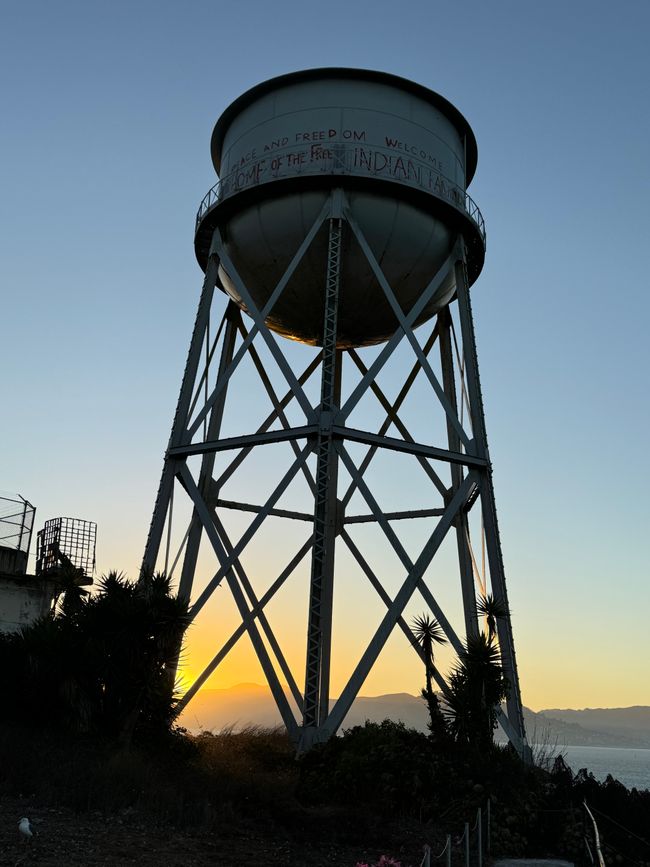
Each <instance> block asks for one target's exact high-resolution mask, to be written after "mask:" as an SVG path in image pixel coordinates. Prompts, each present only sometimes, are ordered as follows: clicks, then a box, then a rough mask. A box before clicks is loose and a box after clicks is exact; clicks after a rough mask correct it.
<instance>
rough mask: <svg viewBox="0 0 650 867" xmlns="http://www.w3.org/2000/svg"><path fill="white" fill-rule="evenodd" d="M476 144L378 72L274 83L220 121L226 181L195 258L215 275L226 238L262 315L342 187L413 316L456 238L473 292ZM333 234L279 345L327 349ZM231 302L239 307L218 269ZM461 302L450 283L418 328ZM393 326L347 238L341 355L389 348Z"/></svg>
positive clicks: (311, 74)
mask: <svg viewBox="0 0 650 867" xmlns="http://www.w3.org/2000/svg"><path fill="white" fill-rule="evenodd" d="M476 158H477V151H476V141H475V139H474V135H473V133H472V131H471V129H470V127H469V124H468V123H467V121H466V120H465V119H464V118H463V116H462V115H461V114H460V113H459V112H458V111H457V109H455V108H454V107H453V106H452V105H451V103H449V102H447V100H445V99H444V98H443V97H441V96H440V95H438V94H436V93H434V92H433V91H430V90H428V89H427V88H424V87H422V86H420V85H418V84H415V83H413V82H410V81H407V80H405V79H402V78H398V77H397V76H394V75H388V74H386V73H381V72H373V71H370V70H357V69H312V70H306V71H303V72H296V73H292V74H290V75H285V76H281V77H280V78H275V79H271V80H270V81H267V82H264V83H263V84H260V85H258V86H257V87H254V88H253V89H252V90H249V91H247V92H246V93H245V94H243V96H241V97H239V99H237V100H236V101H235V102H234V103H232V105H230V106H229V108H227V109H226V111H225V112H224V113H223V114H222V116H221V117H220V119H219V120H218V122H217V124H216V126H215V129H214V133H213V135H212V159H213V163H214V166H215V169H216V171H217V173H218V174H219V176H220V181H219V183H218V184H217V185H216V187H214V188H213V189H212V190H211V191H210V193H208V195H207V196H206V197H205V199H204V201H203V203H202V205H201V209H200V210H199V214H198V217H197V234H196V252H197V258H198V260H199V263H200V264H201V266H202V267H203V268H205V266H206V262H207V253H208V249H209V246H210V240H211V237H212V232H213V231H214V228H215V227H216V226H219V227H220V229H221V232H222V236H223V237H224V240H225V242H226V246H227V249H228V253H229V255H230V257H231V258H232V261H233V263H234V265H235V267H236V268H237V270H238V271H239V273H240V275H241V276H242V278H243V279H244V281H245V283H246V285H247V287H248V289H249V290H250V291H251V293H252V295H253V298H254V300H255V302H256V304H258V306H260V307H261V306H262V305H263V304H264V303H265V301H266V299H267V298H268V297H269V295H270V293H271V292H272V291H273V288H274V287H275V285H276V283H277V281H278V280H279V279H280V277H281V276H282V274H283V273H284V271H285V269H286V267H287V266H288V264H289V262H290V261H291V259H292V258H293V256H294V254H295V252H296V250H297V249H298V247H299V246H300V244H301V242H302V240H303V239H304V237H305V235H306V234H307V232H308V231H309V229H310V228H311V226H312V223H313V221H314V220H315V219H316V217H317V216H318V214H319V212H320V210H321V208H322V206H323V203H324V202H325V201H326V199H327V196H328V195H329V192H330V191H331V189H332V188H334V187H342V188H343V189H344V191H345V194H346V198H347V201H348V203H349V205H350V210H351V212H352V214H353V216H354V217H355V219H356V220H357V222H358V223H359V225H360V227H361V229H362V231H363V233H364V235H365V236H366V239H367V240H368V243H369V244H370V247H371V248H372V250H373V252H374V255H375V256H376V258H377V259H378V261H379V263H380V265H381V267H382V270H383V271H384V273H385V275H386V277H387V279H388V281H389V283H390V284H391V286H392V288H393V289H394V291H395V293H396V295H397V297H398V300H399V301H400V304H401V305H402V308H403V309H404V311H405V312H407V311H408V310H409V308H410V307H411V305H412V304H413V303H414V302H415V300H416V299H417V298H418V296H419V294H420V293H421V292H422V290H423V289H424V288H425V287H426V285H427V284H428V282H429V281H430V280H431V279H432V277H433V276H434V275H435V274H436V272H437V271H438V269H439V268H440V266H441V265H442V264H443V263H444V261H445V259H446V258H447V256H448V255H449V253H450V251H451V247H452V245H453V241H454V238H455V237H456V235H457V233H458V232H459V231H461V232H462V233H463V235H464V237H465V240H466V244H467V247H468V257H469V258H468V265H469V269H468V270H469V277H470V281H471V282H473V280H474V279H475V278H476V276H477V275H478V273H479V272H480V270H481V267H482V265H483V259H484V254H485V231H484V227H483V221H482V218H481V215H480V212H479V211H478V208H476V206H475V205H474V203H473V202H472V201H471V199H469V197H467V195H466V186H467V184H468V183H469V181H470V180H471V178H472V176H473V173H474V170H475V168H476ZM326 243H327V227H326V225H325V226H323V228H322V231H321V232H320V233H319V235H318V236H317V237H316V239H315V240H314V242H313V244H312V246H311V247H310V249H309V251H308V253H307V255H306V256H305V257H304V259H303V261H302V262H301V265H300V266H299V268H298V269H297V271H296V273H295V274H294V276H293V278H292V280H291V281H290V283H289V284H288V286H287V288H286V289H285V291H284V293H283V295H282V297H281V298H280V300H279V301H278V303H277V304H276V306H275V307H274V309H273V310H272V311H271V314H270V315H269V317H268V320H267V323H268V325H269V326H270V327H271V328H272V329H273V330H275V331H277V332H278V333H280V334H283V335H284V336H286V337H291V338H293V339H296V340H300V341H303V342H305V343H310V344H319V343H320V342H321V332H322V327H323V305H322V299H323V293H324V286H325V268H326V262H327V256H326ZM220 279H221V282H222V285H223V287H224V289H225V290H226V291H227V292H228V293H229V294H230V295H231V297H233V298H234V299H235V300H236V301H237V302H238V303H239V304H240V305H241V306H242V307H244V305H243V304H242V302H241V299H240V298H239V296H238V295H237V292H236V290H235V287H234V285H233V283H232V281H231V279H230V277H229V275H228V274H227V273H226V271H225V270H224V269H223V268H222V269H221V271H220ZM453 293H454V283H453V274H452V273H450V274H449V275H448V278H447V279H446V280H445V281H444V283H443V285H442V286H441V288H440V290H439V291H438V292H437V294H436V296H435V297H434V298H433V299H432V301H431V302H430V303H429V305H428V306H427V307H426V309H425V310H424V311H423V313H422V315H421V316H420V318H419V320H418V324H419V323H421V322H423V321H425V320H427V319H429V318H430V317H431V316H433V315H434V314H435V313H436V312H437V311H438V310H440V308H441V307H443V306H444V305H445V304H447V303H448V302H449V301H450V300H451V298H452V297H453ZM396 326H397V323H396V320H395V317H394V315H393V313H392V311H391V310H390V308H389V305H388V302H387V301H386V300H385V298H384V296H383V293H382V290H381V289H380V287H379V286H378V285H377V281H376V278H375V277H374V275H373V274H372V272H371V270H370V267H369V265H368V263H367V261H366V259H365V257H364V256H363V254H362V253H361V250H360V249H359V247H358V245H357V244H356V241H355V240H354V239H353V237H352V236H351V233H350V232H349V231H348V233H347V234H346V236H345V238H344V255H343V267H342V271H341V287H340V296H339V315H338V328H339V331H338V343H339V346H341V347H348V346H363V345H368V344H372V343H378V342H381V341H383V340H386V339H387V338H388V337H389V336H390V335H391V334H392V333H393V332H394V330H395V328H396Z"/></svg>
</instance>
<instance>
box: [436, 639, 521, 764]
mask: <svg viewBox="0 0 650 867" xmlns="http://www.w3.org/2000/svg"><path fill="white" fill-rule="evenodd" d="M508 692H509V683H508V679H507V678H506V676H505V674H504V673H503V667H502V665H501V658H500V655H499V649H498V647H497V646H496V644H495V643H494V642H493V641H492V640H490V639H489V638H488V637H487V636H486V635H485V634H483V633H480V634H479V635H474V636H470V637H469V638H468V639H467V642H466V644H465V648H464V650H463V651H462V653H461V654H460V656H459V661H458V664H457V665H456V667H455V668H454V670H453V671H452V673H451V676H450V678H449V690H448V692H447V693H446V694H445V713H446V716H447V719H448V725H449V729H450V731H451V733H452V735H453V737H454V738H455V740H457V741H459V742H461V743H466V744H470V745H472V746H475V747H477V748H479V749H480V748H484V749H489V748H490V747H491V746H492V744H493V736H494V729H495V728H496V725H497V709H498V707H499V705H500V704H501V702H502V701H503V700H504V699H506V698H507V697H508Z"/></svg>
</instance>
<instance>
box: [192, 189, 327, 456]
mask: <svg viewBox="0 0 650 867" xmlns="http://www.w3.org/2000/svg"><path fill="white" fill-rule="evenodd" d="M329 211H330V202H329V200H328V201H327V202H325V204H324V205H323V207H322V209H321V212H320V213H319V215H318V216H317V217H316V219H315V220H314V223H313V225H312V227H311V229H310V230H309V232H308V233H307V235H306V236H305V238H304V240H303V241H302V243H301V244H300V247H299V248H298V250H297V252H296V254H295V255H294V257H293V259H292V260H291V262H290V263H289V266H288V268H287V270H286V271H285V272H284V274H283V275H282V277H281V278H280V280H279V281H278V283H277V285H276V287H275V289H274V290H273V292H272V293H271V296H270V298H269V299H268V301H267V302H266V304H265V305H264V307H263V308H262V310H261V311H260V310H258V308H257V305H256V304H255V302H254V301H253V299H252V297H251V294H250V292H249V291H248V288H247V287H246V284H245V283H244V281H243V280H242V278H241V277H240V275H239V272H238V271H237V269H236V268H235V265H234V264H233V262H232V259H231V258H230V256H229V255H228V253H227V251H226V246H225V244H224V241H223V238H222V237H221V232H220V231H219V229H218V228H217V229H215V233H214V237H213V241H212V244H213V246H214V249H215V251H216V252H217V254H218V255H219V258H220V259H221V262H222V263H223V265H224V266H225V268H226V271H227V272H228V276H229V277H230V279H231V280H232V281H233V283H234V284H235V286H236V287H237V292H238V293H239V296H240V298H241V299H242V300H243V302H244V304H245V305H246V310H247V312H248V314H249V316H250V317H251V319H253V323H254V324H253V327H252V328H251V330H250V332H249V333H248V336H247V337H246V339H245V340H244V342H243V343H242V345H241V346H240V347H239V349H238V350H237V353H236V354H235V357H234V358H233V360H232V363H231V365H230V367H229V368H228V369H227V370H226V372H225V374H224V376H223V378H222V380H221V381H220V382H218V383H217V384H216V386H215V388H214V389H213V391H212V393H211V394H210V396H209V398H208V400H207V401H206V404H205V406H204V407H203V409H202V410H201V412H200V413H199V414H198V415H197V417H196V419H195V420H194V422H193V423H192V426H191V427H190V428H189V429H188V435H189V438H190V439H191V438H192V437H193V436H194V434H195V433H196V431H197V430H198V429H199V427H200V425H201V422H202V421H203V418H205V416H206V415H207V413H208V412H209V411H210V407H211V405H212V404H213V403H214V401H215V400H216V399H217V397H218V396H219V394H220V392H221V390H222V389H223V388H225V386H226V383H227V382H228V380H229V379H230V377H231V376H232V374H233V372H234V371H235V369H236V367H237V365H238V364H239V362H240V361H241V359H242V358H243V357H244V355H245V353H246V350H247V349H248V347H249V346H250V344H251V343H252V342H253V340H254V338H255V336H256V335H257V333H258V332H259V333H260V334H261V335H262V339H263V340H264V342H265V343H266V344H267V346H268V348H269V350H270V352H271V354H272V356H273V358H274V359H275V362H276V364H277V365H278V367H279V368H280V370H281V371H282V373H283V374H284V377H285V379H286V380H287V382H288V384H289V386H290V387H291V389H292V390H293V391H294V393H295V396H296V399H297V401H298V403H299V404H300V406H301V407H302V410H303V412H304V413H305V416H306V417H307V419H311V416H312V415H313V410H312V407H311V404H310V403H309V401H308V400H307V397H306V395H305V393H304V392H303V390H302V388H300V386H299V385H298V381H297V379H296V377H295V375H294V373H293V371H292V370H291V368H290V367H289V364H288V363H287V361H286V359H285V357H284V355H283V353H282V351H281V350H280V348H279V347H278V345H277V343H276V342H275V340H274V338H273V337H272V335H271V333H270V332H269V330H268V328H266V326H265V323H264V320H265V319H266V317H267V316H268V315H269V313H270V312H271V310H272V309H273V307H274V305H275V303H276V301H277V300H278V298H279V297H280V296H281V295H282V293H283V292H284V290H285V288H286V286H287V284H288V282H289V280H290V279H291V277H292V276H293V274H294V272H295V270H296V268H297V267H298V265H299V264H300V262H301V261H302V259H303V257H304V255H305V253H306V252H307V250H308V249H309V247H310V246H311V243H312V241H313V240H314V238H315V237H316V234H317V233H318V230H319V229H320V227H321V225H322V224H323V221H324V220H325V219H327V216H328V214H329Z"/></svg>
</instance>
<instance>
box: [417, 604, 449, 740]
mask: <svg viewBox="0 0 650 867" xmlns="http://www.w3.org/2000/svg"><path fill="white" fill-rule="evenodd" d="M413 635H414V636H415V639H416V641H417V642H418V644H419V645H420V646H421V647H422V655H423V657H424V671H425V676H426V686H425V688H424V689H423V690H422V698H423V699H424V700H425V701H426V703H427V707H428V709H429V729H430V731H431V734H432V735H433V736H434V737H435V738H436V740H441V739H444V737H445V736H446V734H447V729H446V726H445V721H444V717H443V715H442V711H441V710H440V705H439V703H438V697H437V696H436V694H435V692H434V691H433V677H434V671H435V660H434V652H433V648H434V645H435V644H445V643H446V641H447V639H446V638H445V634H444V632H443V630H442V627H441V626H440V624H439V623H438V621H437V620H436V619H435V617H431V616H429V615H428V614H422V615H421V616H420V617H416V618H415V619H414V621H413Z"/></svg>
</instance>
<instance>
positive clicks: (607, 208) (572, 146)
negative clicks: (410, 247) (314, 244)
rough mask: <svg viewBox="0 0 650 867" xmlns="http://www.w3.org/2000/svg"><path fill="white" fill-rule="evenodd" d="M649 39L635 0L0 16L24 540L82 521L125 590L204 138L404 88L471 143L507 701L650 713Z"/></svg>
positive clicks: (167, 380) (154, 474) (5, 462)
mask: <svg viewBox="0 0 650 867" xmlns="http://www.w3.org/2000/svg"><path fill="white" fill-rule="evenodd" d="M649 26H650V5H649V4H648V3H647V2H645V0H630V2H623V3H621V4H617V5H614V4H612V3H605V2H600V0H595V2H588V0H574V2H571V3H566V2H559V0H549V2H545V3H532V2H520V0H519V2H499V0H494V2H490V3H485V2H466V3H463V4H458V3H452V2H444V3H442V2H405V3H402V4H399V6H398V4H395V3H388V2H383V0H374V2H366V0H358V2H355V3H349V2H348V3H342V2H338V0H333V2H329V3H327V4H315V3H314V4H309V3H297V2H280V3H276V4H269V3H262V2H254V0H249V2H248V3H247V4H225V3H216V2H213V3H208V2H203V0H196V2H192V0H189V2H187V3H183V4H181V3H171V2H156V3H154V2H138V0H134V2H128V3H127V2H123V0H113V2H111V3H108V2H90V3H89V2H68V0H59V2H57V3H51V2H32V0H23V2H20V3H18V2H11V0H5V2H4V3H3V4H2V6H1V7H0V74H1V80H2V89H1V91H0V93H1V97H0V100H1V101H0V112H1V115H0V121H1V122H0V153H1V156H2V161H1V162H0V193H1V195H0V292H1V293H2V306H1V307H0V322H1V323H2V327H1V332H0V333H1V334H2V340H1V341H0V356H1V358H2V369H3V386H4V388H3V402H4V407H5V412H4V414H3V419H4V423H3V425H2V430H1V432H0V449H1V451H0V488H2V489H3V490H8V491H18V492H20V493H21V494H23V495H24V496H26V497H27V498H28V499H30V500H31V501H32V502H33V503H34V504H35V505H36V506H37V509H38V512H37V525H38V526H41V525H42V523H43V521H44V520H46V519H47V518H50V517H53V516H56V515H74V516H79V517H86V518H89V519H93V520H96V521H97V522H98V525H99V536H98V565H99V569H100V571H105V570H106V569H108V568H112V567H116V568H120V569H125V570H126V571H129V572H130V573H131V574H133V573H135V571H136V569H137V565H138V563H139V560H140V557H141V553H142V548H143V545H144V540H145V535H146V530H147V527H148V522H149V519H150V515H151V510H152V506H153V499H154V495H155V490H156V486H157V482H158V477H159V473H160V468H161V459H162V453H163V450H164V447H165V444H166V440H167V438H168V435H169V428H170V424H171V418H172V414H173V409H174V406H175V402H176V397H177V391H178V386H179V383H180V377H181V373H182V369H183V364H184V360H185V354H186V350H187V345H188V341H189V334H190V331H191V326H192V322H193V318H194V314H195V307H196V302H197V298H198V292H199V289H200V284H201V273H200V271H199V269H198V266H197V265H196V263H195V260H194V254H193V249H192V233H193V220H194V213H195V211H196V208H197V207H198V204H199V201H200V199H201V198H202V196H203V195H204V193H205V192H206V191H207V189H208V188H209V187H210V186H211V185H212V184H213V183H214V180H215V178H214V173H213V169H212V166H211V163H210V159H209V139H210V134H211V131H212V127H213V124H214V122H215V120H216V118H217V117H218V115H219V114H220V113H221V111H222V110H223V109H224V108H225V107H226V105H227V104H228V103H229V102H230V101H232V100H233V99H234V98H235V97H236V96H238V95H239V94H240V93H241V92H242V91H243V90H245V89H247V88H248V87H250V86H252V85H254V84H256V83H258V82H259V81H262V80H264V79H266V78H269V77H271V76H274V75H278V74H281V73H284V72H288V71H292V70H296V69H300V68H304V67H312V66H333V65H334V66H335V65H344V66H361V67H368V68H375V69H381V70H385V71H388V72H393V73H396V74H398V75H402V76H405V77H407V78H412V79H414V80H415V81H418V82H420V83H422V84H424V85H426V86H428V87H430V88H432V89H433V90H436V91H439V92H440V93H442V94H443V95H444V96H445V97H447V98H448V99H449V100H450V101H451V102H453V103H454V104H455V105H457V106H458V108H459V109H460V110H461V111H462V112H463V114H464V115H465V116H466V117H467V119H468V120H469V122H470V123H471V125H472V127H473V129H474V132H475V134H476V137H477V140H478V145H479V164H478V171H477V174H476V178H475V181H474V183H473V184H472V186H471V189H470V192H471V194H472V196H473V198H474V199H475V200H476V201H477V202H478V204H479V205H480V207H481V210H482V211H483V214H484V216H485V219H486V223H487V232H488V252H487V259H486V266H485V269H484V272H483V274H482V276H481V278H480V280H479V282H478V283H477V285H476V287H475V289H474V296H473V297H474V312H475V317H476V327H477V336H478V349H479V359H480V364H481V373H482V382H483V389H484V399H485V404H486V413H487V424H488V435H489V439H490V446H491V455H492V460H493V464H494V468H495V487H496V495H497V503H498V507H499V516H500V521H501V531H502V538H503V545H504V553H505V559H506V567H507V574H508V585H509V592H510V597H511V603H512V608H513V616H514V628H515V639H516V642H517V648H518V653H519V663H520V668H521V677H522V688H523V692H524V700H525V701H527V703H529V704H531V705H532V706H533V707H542V706H544V705H546V706H574V707H576V706H585V705H588V704H589V705H591V706H594V705H601V706H611V705H623V704H626V705H627V704H635V703H636V704H650V681H649V679H648V677H647V660H648V658H649V657H650V639H649V638H648V628H647V617H648V611H649V610H650V590H649V587H650V581H649V580H648V579H649V578H650V575H649V568H648V557H647V553H646V549H645V543H646V539H647V537H648V531H649V529H650V521H649V518H650V514H649V511H650V509H649V506H648V497H647V491H648V489H649V487H650V461H649V459H648V452H647V445H646V443H647V430H648V426H649V422H650V417H649V416H650V413H649V409H648V361H649V357H648V356H649V350H648V345H649V342H648V338H647V328H648V319H649V316H650V309H649V308H650V303H649V301H648V281H647V264H646V258H647V257H646V246H647V239H648V228H649V222H650V220H649V216H648V215H649V214H650V207H649V204H648V203H649V200H650V195H649V194H650V189H649V177H650V173H649V171H648V139H649V133H650V112H649V109H648V81H649V80H650V68H649V67H650V63H649V61H648V50H647V33H648V27H649ZM387 683H388V681H387ZM393 686H395V684H394V683H393V681H390V688H391V689H392V688H393ZM417 688H418V684H417V683H415V684H414V685H413V686H411V685H410V684H409V685H408V689H409V691H415V690H416V689H417ZM366 691H367V690H366ZM375 691H380V690H379V686H378V688H377V689H376V690H375Z"/></svg>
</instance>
